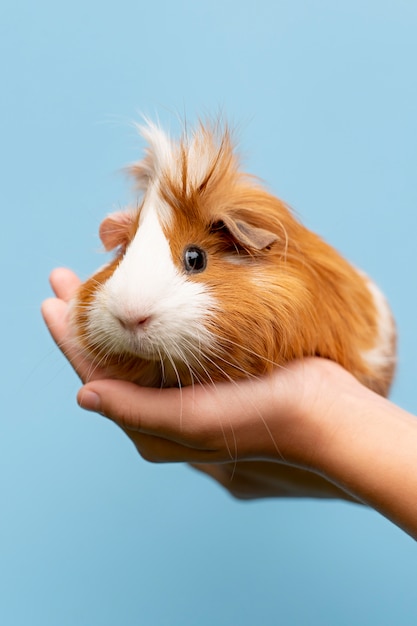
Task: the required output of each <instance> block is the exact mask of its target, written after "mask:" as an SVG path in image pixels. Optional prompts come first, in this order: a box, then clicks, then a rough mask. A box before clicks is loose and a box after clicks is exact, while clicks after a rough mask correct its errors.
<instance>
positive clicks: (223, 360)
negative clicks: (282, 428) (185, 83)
mask: <svg viewBox="0 0 417 626" xmlns="http://www.w3.org/2000/svg"><path fill="white" fill-rule="evenodd" d="M141 132H142V134H143V136H144V137H145V139H146V140H147V142H148V148H147V151H146V154H145V156H144V159H143V160H142V161H140V162H138V163H136V164H134V165H133V166H132V167H131V168H130V171H131V173H132V174H133V176H134V178H135V181H136V184H137V187H138V189H139V190H140V191H141V193H142V195H141V201H140V203H139V205H138V206H137V207H134V208H129V209H127V210H126V211H121V212H119V213H115V214H112V215H110V216H109V217H107V218H106V219H105V220H104V221H103V222H102V224H101V227H100V236H101V239H102V241H103V244H104V246H105V248H106V249H107V250H111V249H115V251H116V254H115V257H114V259H113V260H112V261H111V262H110V263H109V264H108V265H107V266H105V267H104V268H102V269H101V270H99V271H98V272H97V273H96V274H95V275H94V276H92V277H91V278H90V279H88V280H87V281H86V282H85V283H84V284H83V285H82V286H81V288H80V289H79V291H78V294H77V295H76V298H75V299H74V302H73V305H72V313H71V319H72V325H73V329H74V334H75V336H76V337H77V340H78V341H79V343H80V345H81V346H82V348H83V350H85V352H86V354H87V355H88V356H89V357H90V358H92V359H93V361H94V363H95V364H96V365H97V366H98V365H103V364H105V365H106V366H107V367H108V368H109V371H110V372H111V373H112V375H114V376H116V377H122V378H125V379H128V380H131V381H134V382H137V383H140V384H143V385H150V386H175V385H178V386H182V385H188V384H192V383H193V382H211V381H219V380H229V379H238V378H242V377H248V376H259V375H262V374H263V373H266V372H269V371H271V369H272V368H274V367H278V366H285V363H287V362H288V361H290V360H292V359H296V358H302V357H304V356H310V355H319V356H322V357H325V358H328V359H332V360H334V361H337V362H338V363H340V364H341V365H342V366H344V367H345V368H346V369H348V370H349V371H350V372H352V373H353V374H354V375H355V376H356V377H357V378H358V379H359V380H360V381H362V382H363V383H364V384H365V385H367V386H369V387H370V388H372V389H374V390H375V391H377V392H378V393H381V394H384V395H386V394H387V393H388V390H389V387H390V383H391V380H392V376H393V371H394V366H395V328H394V322H393V318H392V315H391V313H390V310H389V308H388V305H387V303H386V301H385V298H384V297H383V295H382V294H381V292H380V291H379V289H378V288H377V287H376V286H375V284H374V283H372V282H371V281H370V280H369V279H368V278H367V277H366V276H365V275H364V274H363V273H362V272H360V271H358V270H356V269H355V268H354V267H352V266H351V265H350V264H349V263H348V262H347V261H346V260H344V259H343V258H342V257H341V256H340V255H339V254H338V253H337V252H336V251H335V250H334V249H333V248H332V247H330V246H329V245H328V244H326V243H325V242H324V241H323V240H322V239H320V237H318V236H317V235H316V234H314V233H312V232H311V231H309V230H308V229H307V228H305V227H304V226H303V225H302V224H301V223H300V222H299V221H298V220H297V219H295V217H294V215H293V214H292V213H291V211H290V210H289V209H288V207H287V206H286V205H285V204H284V203H283V202H282V201H281V200H279V199H277V198H276V197H274V196H273V195H271V194H270V193H268V192H267V191H266V190H265V189H264V188H263V187H262V186H261V185H260V184H259V182H258V181H257V180H256V179H255V178H254V177H251V176H249V175H247V174H245V173H243V172H242V171H241V170H240V169H239V164H238V160H237V157H236V155H235V152H234V150H233V145H232V141H231V137H230V133H229V132H228V130H227V129H219V128H217V127H215V126H214V127H211V126H204V125H202V124H201V125H199V126H198V127H197V128H196V129H195V130H194V131H193V132H191V133H190V134H188V135H187V136H184V137H183V138H182V139H180V140H179V141H174V140H173V139H171V138H170V137H169V136H168V135H167V134H165V133H164V132H163V131H162V130H161V129H160V128H159V127H158V126H155V125H153V124H148V125H147V126H146V127H145V128H142V130H141Z"/></svg>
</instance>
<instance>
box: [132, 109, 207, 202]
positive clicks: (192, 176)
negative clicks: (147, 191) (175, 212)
mask: <svg viewBox="0 0 417 626" xmlns="http://www.w3.org/2000/svg"><path fill="white" fill-rule="evenodd" d="M138 129H139V132H140V134H141V135H142V137H143V138H144V139H145V140H146V142H147V143H148V146H149V147H148V151H147V152H148V157H150V161H151V163H152V168H153V172H152V174H153V176H152V178H153V180H155V181H157V180H158V179H159V178H160V177H161V175H162V174H167V175H168V176H169V178H170V179H171V180H172V181H173V182H174V183H177V184H182V180H183V171H182V167H183V162H182V149H185V153H186V155H187V177H186V185H187V189H186V191H187V192H189V191H190V190H191V189H193V188H195V187H198V186H199V185H200V184H201V183H202V182H203V180H204V179H205V177H206V175H207V172H208V171H209V170H210V169H211V167H212V166H213V163H214V162H215V161H216V158H217V156H218V146H217V142H216V140H215V138H214V137H212V136H211V135H210V134H208V133H207V131H204V130H203V128H197V129H195V130H193V131H192V132H190V134H189V135H184V136H183V137H182V139H181V141H178V142H177V141H174V140H173V139H172V138H171V137H170V136H169V135H168V134H167V133H166V132H165V131H164V130H162V128H160V127H159V126H158V125H156V124H154V123H153V122H150V121H148V120H146V124H145V125H142V126H138Z"/></svg>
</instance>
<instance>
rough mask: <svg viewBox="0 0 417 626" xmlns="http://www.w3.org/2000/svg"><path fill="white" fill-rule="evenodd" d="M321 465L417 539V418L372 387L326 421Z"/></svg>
mask: <svg viewBox="0 0 417 626" xmlns="http://www.w3.org/2000/svg"><path fill="white" fill-rule="evenodd" d="M322 435H323V438H322V442H323V446H321V448H320V456H319V457H316V467H315V469H316V471H318V472H319V473H320V474H321V475H322V476H323V477H325V478H327V479H328V480H330V481H332V482H334V483H335V484H336V485H338V486H340V487H341V488H343V489H345V490H346V491H347V492H348V493H351V494H352V495H353V496H354V497H356V498H358V499H360V500H361V501H363V502H364V503H365V504H368V505H369V506H371V507H373V508H374V509H376V510H378V511H379V512H380V513H382V514H383V515H384V516H386V517H387V518H389V519H391V521H393V522H394V523H395V524H397V525H398V526H400V527H401V528H403V529H404V530H405V531H406V532H408V533H409V534H410V535H411V536H413V537H414V538H415V539H417V419H416V418H415V417H414V416H412V415H410V414H409V413H407V412H406V411H404V410H402V409H400V408H399V407H397V406H395V405H393V404H392V403H391V402H389V401H388V400H385V399H384V398H381V397H380V396H377V395H376V394H374V393H373V392H370V391H368V390H361V391H360V392H359V393H357V394H355V393H353V394H344V395H342V396H341V397H340V399H339V401H338V402H337V403H335V404H333V406H332V407H331V409H330V410H329V411H327V414H326V415H325V418H324V419H323V422H322Z"/></svg>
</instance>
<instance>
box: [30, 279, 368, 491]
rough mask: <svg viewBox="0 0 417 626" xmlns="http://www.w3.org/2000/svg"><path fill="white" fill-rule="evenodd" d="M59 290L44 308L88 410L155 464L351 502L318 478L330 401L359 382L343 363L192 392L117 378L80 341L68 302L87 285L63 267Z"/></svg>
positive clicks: (55, 283) (227, 483) (56, 283)
mask: <svg viewBox="0 0 417 626" xmlns="http://www.w3.org/2000/svg"><path fill="white" fill-rule="evenodd" d="M51 284H52V287H53V289H54V291H55V294H56V296H57V297H56V298H51V299H48V300H47V301H45V302H44V304H43V307H42V312H43V315H44V318H45V321H46V324H47V326H48V328H49V330H50V332H51V334H52V337H53V338H54V340H55V341H56V343H57V344H58V346H59V347H60V348H61V350H62V351H63V353H64V354H65V356H66V357H67V358H68V359H69V361H70V362H71V364H72V365H73V367H74V369H75V370H76V371H77V373H78V374H79V376H80V378H81V380H82V381H83V382H87V381H88V382H87V384H86V385H85V386H84V387H83V388H82V389H81V390H80V392H79V394H78V401H79V403H80V405H81V406H82V407H84V408H86V409H90V410H95V411H97V412H100V413H102V414H104V415H106V416H107V417H109V418H110V419H112V420H113V421H114V422H115V423H116V424H118V425H119V426H120V427H121V428H122V429H123V430H124V432H125V433H126V434H127V435H128V436H129V437H130V439H131V440H132V441H133V443H134V444H135V446H136V448H137V449H138V451H139V453H140V454H141V455H142V456H143V457H144V458H145V459H147V460H149V461H153V462H188V463H191V464H193V465H194V467H196V468H197V469H199V470H200V471H203V472H205V473H206V474H208V475H210V476H212V477H213V478H214V479H215V480H217V481H218V482H219V483H220V484H222V485H223V486H224V487H225V488H226V489H228V490H229V491H230V492H231V493H232V494H233V495H235V496H237V497H240V498H255V497H271V496H275V497H277V496H310V497H343V498H347V499H351V498H350V496H347V495H346V494H345V493H344V492H343V491H341V490H340V489H338V488H337V487H335V486H334V485H333V484H332V483H329V482H328V481H326V480H325V479H324V478H322V477H320V476H319V475H317V474H315V473H314V469H315V463H314V457H315V456H316V455H317V454H318V455H319V454H320V452H319V447H320V445H322V443H321V442H322V437H321V436H320V435H321V433H320V418H321V412H322V410H323V408H322V407H323V406H324V407H325V406H326V404H325V403H323V401H322V400H323V398H325V399H326V401H327V403H329V402H330V403H331V402H332V397H333V395H334V394H335V393H338V392H339V391H338V386H340V383H342V386H343V385H350V384H352V380H354V379H352V377H350V375H349V374H347V373H346V372H344V370H342V369H341V368H340V367H338V366H337V365H335V364H333V363H330V362H328V361H324V360H322V359H306V360H304V361H299V362H294V363H291V364H289V365H288V367H286V368H283V369H280V370H276V371H275V372H274V373H273V374H272V375H271V376H268V377H264V378H259V379H254V380H246V381H240V382H239V383H229V382H228V383H219V384H216V385H215V386H213V385H196V386H193V387H185V388H183V389H163V390H159V389H149V388H141V387H139V386H137V385H134V384H133V383H130V382H126V381H120V380H110V379H109V375H108V373H107V372H106V371H105V369H104V368H96V367H95V366H94V365H93V364H92V362H91V361H89V360H88V359H87V358H86V357H85V355H83V354H82V353H81V352H80V350H79V349H78V348H77V346H76V344H75V342H74V341H73V340H72V338H71V333H70V331H69V326H68V301H69V300H70V298H71V297H72V296H73V294H74V293H75V290H76V289H77V287H78V286H79V284H80V281H79V280H78V278H77V277H76V276H75V275H74V274H73V273H72V272H70V271H69V270H63V269H59V270H55V271H54V272H53V273H52V275H51ZM336 382H337V385H336V386H335V384H333V383H336ZM354 382H355V381H354ZM356 384H357V383H356ZM309 470H313V471H309Z"/></svg>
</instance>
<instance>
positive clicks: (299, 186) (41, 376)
mask: <svg viewBox="0 0 417 626" xmlns="http://www.w3.org/2000/svg"><path fill="white" fill-rule="evenodd" d="M416 33H417V4H416V3H415V2H414V1H413V0H408V1H407V0H392V1H387V0H379V1H376V0H375V1H373V0H365V1H364V0H339V1H337V0H317V1H316V2H308V1H307V0H304V1H303V0H275V1H273V0H269V1H267V0H258V1H257V2H248V1H247V0H239V1H237V0H221V1H220V0H211V1H206V2H196V1H194V2H193V1H191V0H187V1H184V0H179V1H178V2H175V3H174V2H168V1H162V0H154V1H153V2H146V3H145V2H144V1H141V0H138V1H136V2H133V1H129V0H119V1H118V2H114V3H103V2H98V1H95V0H93V1H90V2H88V1H87V0H84V2H81V0H73V1H72V2H67V3H61V2H57V1H56V0H54V1H52V0H50V1H46V0H37V2H31V1H30V0H26V1H19V0H3V1H2V4H1V8H0V71H1V86H2V89H1V98H0V132H1V135H0V136H1V156H0V159H1V163H0V164H1V170H0V171H1V174H0V177H1V196H2V208H1V240H2V245H1V255H2V263H1V265H2V302H1V308H0V315H1V327H2V340H1V345H2V359H1V416H0V507H1V508H0V595H1V598H0V623H1V624H5V625H7V626H27V625H30V626H37V625H42V626H56V625H59V626H69V625H71V626H72V625H77V626H96V625H100V626H119V625H123V626H131V625H137V624H141V625H142V624H143V625H145V626H147V625H150V626H165V625H167V626H171V625H174V626H175V625H177V624H178V625H181V626H194V625H196V624H197V625H199V626H200V625H201V626H205V625H207V626H208V625H210V626H212V625H214V624H215V625H219V626H223V625H231V624H239V625H247V624H262V625H266V626H268V625H270V624H271V625H272V624H278V623H279V624H283V625H287V624H289V625H293V624H325V625H334V624H338V625H343V624H349V625H350V624H356V625H362V624H378V625H379V626H382V625H390V626H391V625H392V624H400V625H402V626H403V625H408V624H410V625H411V624H416V623H417V622H416V620H417V606H416V598H417V592H416V572H417V566H416V556H417V552H416V548H415V544H414V542H413V541H412V540H411V539H410V538H409V537H407V536H406V535H405V534H403V533H402V532H401V531H400V530H399V529H397V528H396V527H394V526H393V525H392V524H391V523H389V522H388V521H386V520H384V519H383V518H382V517H380V516H379V515H378V514H377V513H375V512H373V511H370V510H367V509H364V508H361V507H355V506H354V505H349V504H343V503H338V502H328V503H323V502H313V501H291V500H289V501H288V500H287V501H285V500H283V501H260V502H253V503H239V502H236V501H234V500H233V499H232V498H230V497H229V496H228V495H227V494H226V493H225V492H223V491H222V490H221V488H220V487H219V486H217V485H215V484H214V483H212V482H211V481H210V480H209V479H208V478H205V477H203V476H200V475H197V474H196V473H194V472H193V471H192V470H191V469H189V468H187V467H182V466H169V465H163V466H154V465H151V464H147V463H145V462H144V461H143V460H141V459H140V458H139V457H138V455H137V454H136V452H135V450H134V448H133V446H132V445H131V444H130V442H129V441H128V440H127V439H126V438H125V437H124V435H123V434H122V433H121V432H119V431H118V430H117V428H116V427H115V426H114V425H112V424H111V423H109V422H108V421H106V420H104V419H102V418H100V417H99V416H96V415H93V414H87V413H84V412H82V411H81V410H80V409H79V408H78V407H77V406H76V403H75V394H76V391H77V389H78V387H79V382H78V380H77V378H76V376H75V375H74V374H73V372H72V371H71V370H70V368H69V366H68V365H67V364H66V362H65V361H64V359H63V357H62V356H61V355H60V354H59V352H58V350H57V349H56V348H55V346H54V345H53V344H52V341H51V340H50V338H49V335H48V333H47V331H46V330H45V328H44V327H43V323H42V321H41V318H40V314H39V305H40V302H41V300H42V299H43V298H44V297H47V296H48V295H49V294H50V289H49V286H48V274H49V271H50V270H51V269H52V268H53V267H55V266H59V265H66V266H70V267H72V268H73V269H75V270H76V271H77V272H78V273H79V274H80V275H81V276H82V277H87V275H88V274H89V273H90V272H92V271H93V270H94V269H95V268H96V267H97V266H98V265H100V264H102V262H103V258H102V256H100V254H98V250H99V247H100V246H99V240H98V237H97V234H96V233H97V228H98V224H99V223H100V221H101V219H102V218H103V216H104V215H105V214H106V213H108V212H109V211H111V210H112V209H113V208H118V207H119V206H123V205H124V203H126V202H127V201H128V200H129V198H131V195H130V188H129V184H128V183H127V181H126V180H125V178H124V176H123V175H121V174H120V168H121V167H122V166H124V165H125V164H127V163H130V162H131V161H132V160H134V159H136V158H138V156H139V155H140V153H141V149H142V147H143V145H142V142H141V139H140V138H139V137H137V135H136V132H135V130H134V128H133V125H132V122H134V121H137V120H138V119H139V114H140V113H144V114H146V115H149V116H151V117H155V116H156V115H158V116H159V118H160V119H161V120H162V122H163V123H166V124H168V125H171V126H172V127H173V128H175V127H176V124H177V121H176V119H177V116H178V115H179V116H183V115H185V114H186V116H187V118H188V120H191V121H192V120H195V119H196V117H197V116H198V115H201V114H203V115H204V114H205V113H209V114H213V113H214V114H215V113H217V112H218V111H219V110H221V111H223V112H224V114H225V116H226V117H227V118H228V119H229V120H230V121H231V122H232V123H235V124H237V125H238V126H239V128H240V129H241V132H240V135H241V138H242V141H241V143H242V150H243V153H244V156H245V163H246V167H247V169H248V170H249V171H251V172H253V173H256V174H258V175H259V176H261V177H262V178H263V179H264V180H265V181H267V183H268V185H269V186H270V187H271V188H272V189H273V191H274V192H275V193H276V194H277V195H279V196H281V197H282V198H284V199H285V200H286V201H287V202H288V203H290V204H291V205H292V206H293V207H294V208H295V209H296V211H297V212H298V214H299V215H300V216H301V217H302V219H303V221H304V222H305V223H306V224H307V225H308V226H309V227H311V228H313V229H314V230H316V231H318V232H319V233H320V234H321V235H323V236H324V237H325V238H326V239H327V240H328V241H330V242H331V243H332V244H333V245H335V246H336V247H337V248H338V249H339V250H341V251H342V252H343V253H344V254H345V255H346V256H347V257H348V258H349V259H350V260H351V261H353V262H354V263H355V264H357V265H358V266H360V267H362V268H363V269H364V270H365V271H367V272H368V273H369V274H370V275H371V276H373V278H374V279H376V281H377V282H378V283H379V284H380V285H381V287H382V288H383V290H384V291H385V293H386V294H387V295H388V297H389V299H390V301H391V304H392V308H393V310H394V312H395V315H396V318H397V322H398V327H399V334H400V345H399V353H400V363H399V369H398V375H397V380H396V384H395V387H394V390H393V393H392V398H393V400H394V401H395V402H397V403H399V404H400V405H401V406H403V407H405V408H406V409H408V410H410V411H412V412H414V413H417V392H416V387H415V379H416V370H415V354H416V348H417V332H416V328H415V309H416V288H415V286H416V271H415V246H416V243H415V242H416V237H415V232H416V227H417V218H416V209H417V186H416V165H417V141H416V139H417V122H416V120H417V79H416V59H417V36H416Z"/></svg>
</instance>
